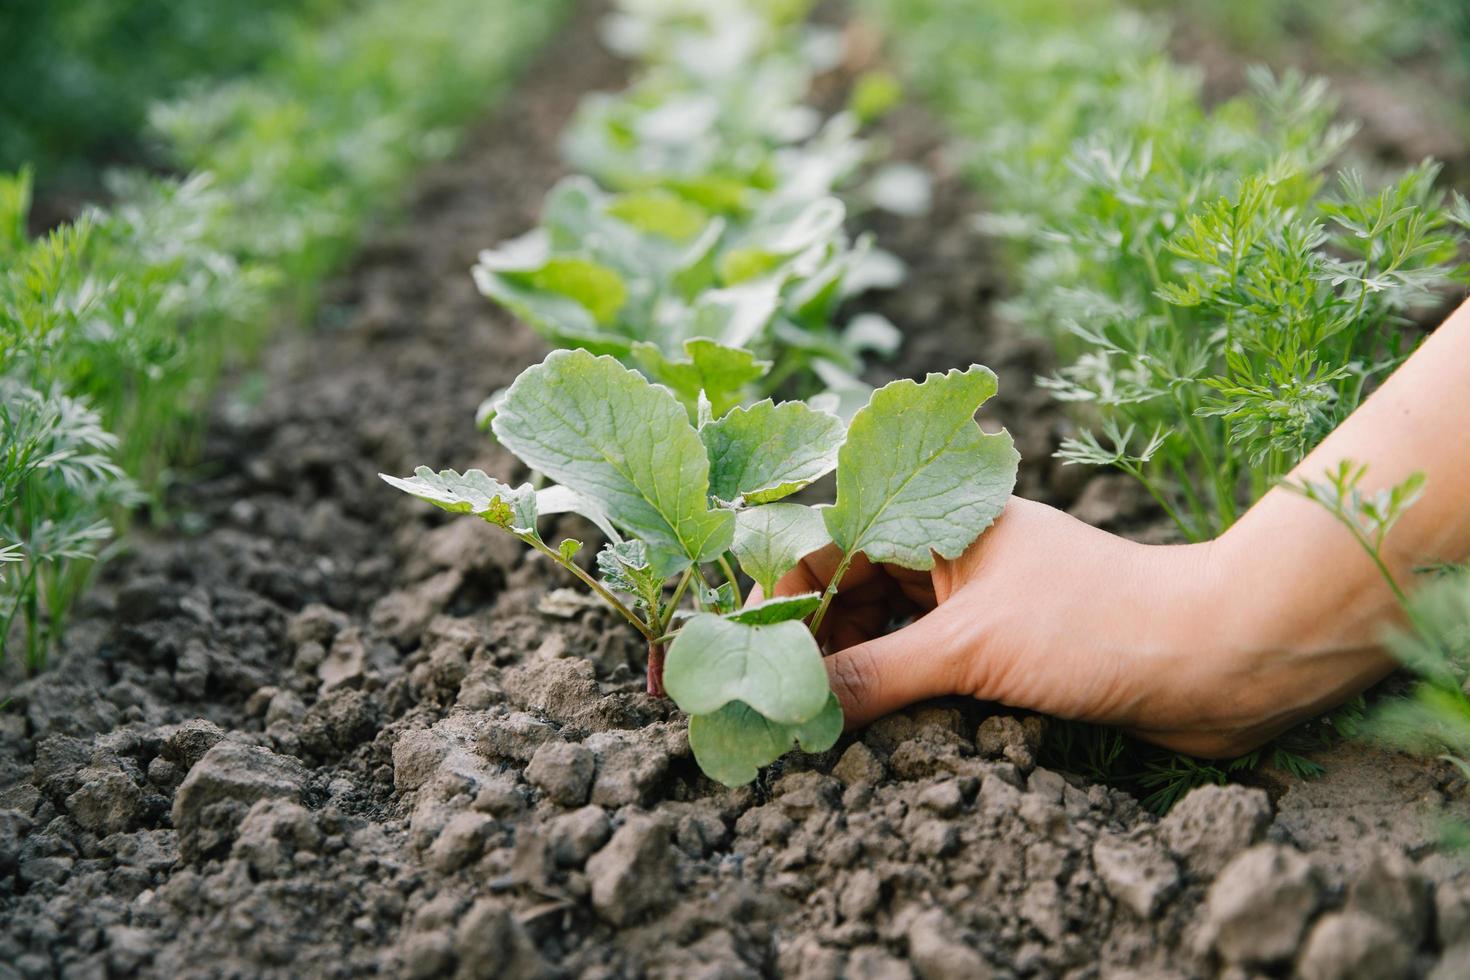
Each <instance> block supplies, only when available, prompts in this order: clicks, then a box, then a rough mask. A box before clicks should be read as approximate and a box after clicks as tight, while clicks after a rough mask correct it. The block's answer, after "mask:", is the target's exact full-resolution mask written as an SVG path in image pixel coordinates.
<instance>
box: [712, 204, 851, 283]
mask: <svg viewBox="0 0 1470 980" xmlns="http://www.w3.org/2000/svg"><path fill="white" fill-rule="evenodd" d="M846 213H847V211H846V208H845V207H844V206H843V204H842V202H841V201H839V200H837V198H835V197H823V198H817V199H816V200H813V201H810V202H802V203H800V204H796V203H793V202H782V203H778V204H777V205H776V206H775V207H773V208H771V209H770V210H769V212H768V213H764V214H760V215H757V216H756V218H755V219H753V220H752V221H751V222H750V225H749V227H750V229H751V231H750V234H749V237H748V238H747V239H746V240H744V241H742V242H740V243H739V244H738V245H737V246H736V247H734V248H731V249H730V250H729V251H727V252H726V253H725V254H724V255H722V256H721V257H720V261H719V273H720V279H721V280H722V281H723V282H724V283H725V284H726V285H731V286H733V285H735V284H737V283H741V282H746V281H748V280H751V279H755V278H757V277H759V276H763V275H766V274H767V273H769V272H773V271H775V270H776V269H779V268H780V267H781V266H782V265H784V264H785V263H786V262H787V261H789V260H791V259H793V258H795V257H796V256H798V255H800V254H801V253H803V252H805V251H807V250H808V249H810V248H812V247H813V246H816V245H821V244H823V243H827V242H831V241H832V240H833V239H835V238H836V237H837V236H839V235H841V233H842V221H843V218H844V217H845V216H846Z"/></svg>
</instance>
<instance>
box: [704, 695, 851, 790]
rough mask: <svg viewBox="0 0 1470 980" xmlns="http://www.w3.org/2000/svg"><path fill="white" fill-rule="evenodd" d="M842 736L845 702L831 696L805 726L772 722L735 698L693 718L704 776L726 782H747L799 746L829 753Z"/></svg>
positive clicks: (737, 783)
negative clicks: (759, 771) (762, 769)
mask: <svg viewBox="0 0 1470 980" xmlns="http://www.w3.org/2000/svg"><path fill="white" fill-rule="evenodd" d="M841 735H842V706H841V705H840V704H839V703H838V701H837V698H836V696H835V695H832V694H829V695H827V702H826V704H825V705H823V706H822V710H821V712H820V713H819V714H818V715H817V716H816V717H815V718H813V719H812V720H811V721H809V722H806V723H805V724H802V725H783V724H780V723H779V722H773V721H771V720H770V719H768V718H763V717H761V715H760V714H759V713H758V712H756V711H754V710H752V709H751V708H750V706H749V705H746V704H742V703H741V702H739V701H732V702H730V703H729V704H727V705H725V706H724V707H723V708H721V709H720V710H719V711H716V712H713V713H711V714H705V715H695V716H694V717H692V718H690V719H689V747H690V748H691V749H692V750H693V751H694V758H695V761H697V762H698V763H699V768H700V769H702V770H703V771H704V773H705V775H707V776H709V777H710V778H711V779H713V780H715V781H716V782H719V783H723V784H725V785H726V786H743V785H744V784H746V783H748V782H750V781H751V780H753V779H755V777H756V773H757V771H758V770H759V769H760V768H761V767H762V766H767V765H770V764H771V763H772V762H775V761H776V760H777V759H779V758H781V756H783V755H785V754H786V753H787V752H789V751H791V748H792V746H793V745H800V746H801V747H802V748H803V749H804V750H806V751H807V752H825V751H827V750H828V749H830V748H831V747H832V746H833V745H835V744H837V739H838V738H840V737H841Z"/></svg>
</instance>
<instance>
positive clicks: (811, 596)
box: [725, 592, 822, 626]
mask: <svg viewBox="0 0 1470 980" xmlns="http://www.w3.org/2000/svg"><path fill="white" fill-rule="evenodd" d="M821 604H822V594H821V593H820V592H804V593H802V594H801V595H787V596H778V597H777V598H775V599H766V600H764V601H763V602H758V603H756V604H755V605H753V606H746V607H745V608H744V609H742V610H740V611H739V612H733V613H730V614H728V615H727V616H726V617H725V618H726V619H729V620H732V621H734V622H737V623H745V624H746V625H748V626H769V625H771V624H772V623H784V622H787V621H788V620H794V619H806V618H807V617H808V616H810V615H811V614H812V613H814V612H816V611H817V607H818V606H820V605H821Z"/></svg>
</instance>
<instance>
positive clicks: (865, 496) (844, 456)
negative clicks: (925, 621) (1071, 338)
mask: <svg viewBox="0 0 1470 980" xmlns="http://www.w3.org/2000/svg"><path fill="white" fill-rule="evenodd" d="M993 394H995V375H994V374H993V373H992V372H991V371H990V369H989V368H984V367H981V366H980V365H978V364H976V365H972V366H971V367H970V368H969V370H966V371H950V372H949V373H948V374H931V375H929V376H928V378H926V379H925V380H924V382H923V383H922V384H918V383H915V382H913V381H908V380H904V381H895V382H893V383H892V384H889V385H886V386H885V387H883V388H880V389H879V390H878V391H875V392H874V393H873V398H872V400H871V401H869V402H868V406H867V407H866V408H864V409H863V410H862V411H860V412H858V414H857V415H856V416H855V417H854V418H853V420H852V426H851V427H850V428H849V429H848V433H847V442H846V443H844V444H843V446H842V450H841V452H840V453H839V454H838V461H837V502H836V504H834V505H833V506H832V507H829V508H827V509H826V510H825V511H823V512H822V516H823V519H824V520H825V521H826V524H827V530H828V531H829V532H831V534H832V540H833V541H835V542H836V543H837V545H838V547H840V548H842V550H843V551H844V552H845V553H847V554H853V553H854V552H858V551H861V552H864V553H866V554H867V556H868V557H869V558H871V559H873V560H874V561H883V562H893V563H895V564H899V565H903V566H905V567H907V568H916V569H928V568H933V567H934V555H933V552H938V553H939V554H940V555H942V556H943V557H945V558H955V557H958V556H959V554H960V553H961V552H962V551H964V550H965V549H966V548H967V547H969V546H970V543H971V542H973V541H974V540H975V539H976V538H977V537H979V536H980V533H981V532H982V531H984V530H985V529H986V528H987V527H989V526H990V525H991V523H993V522H994V520H995V519H996V517H998V516H999V515H1000V512H1001V511H1002V510H1004V509H1005V505H1006V500H1007V499H1008V498H1009V497H1010V493H1011V490H1012V488H1014V487H1015V485H1016V465H1017V463H1018V462H1019V461H1020V458H1021V457H1020V454H1018V453H1017V452H1016V449H1015V447H1014V446H1013V445H1012V443H1011V437H1010V435H1009V433H1006V432H1003V431H1002V432H998V433H996V434H994V435H986V434H985V433H984V432H983V431H981V429H980V426H979V425H978V424H976V422H975V410H976V409H978V408H979V407H980V405H981V404H982V403H983V402H984V401H985V400H986V399H987V398H989V397H990V396H991V395H993Z"/></svg>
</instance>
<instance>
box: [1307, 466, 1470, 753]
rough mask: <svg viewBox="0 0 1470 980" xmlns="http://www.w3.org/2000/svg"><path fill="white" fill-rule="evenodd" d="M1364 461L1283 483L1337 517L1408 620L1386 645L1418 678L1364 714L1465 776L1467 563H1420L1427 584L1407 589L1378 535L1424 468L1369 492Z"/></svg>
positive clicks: (1420, 487) (1420, 484)
mask: <svg viewBox="0 0 1470 980" xmlns="http://www.w3.org/2000/svg"><path fill="white" fill-rule="evenodd" d="M1366 474H1367V467H1366V466H1362V465H1360V464H1356V463H1353V462H1351V461H1347V460H1344V461H1343V462H1342V463H1340V464H1338V466H1337V468H1336V469H1334V470H1332V471H1331V472H1330V473H1328V475H1327V477H1326V479H1324V480H1315V481H1307V480H1303V481H1301V482H1298V483H1285V484H1283V486H1286V487H1287V488H1288V489H1290V490H1292V491H1294V492H1296V493H1299V494H1301V495H1302V496H1304V497H1306V498H1307V499H1309V500H1312V501H1314V502H1316V503H1318V504H1320V505H1321V506H1322V507H1324V508H1325V509H1326V510H1327V511H1328V513H1330V514H1332V516H1333V517H1335V518H1337V520H1338V521H1340V522H1341V523H1342V524H1343V525H1344V526H1345V527H1347V529H1348V530H1349V531H1350V532H1351V533H1352V535H1353V539H1354V540H1356V541H1357V542H1358V544H1359V545H1360V546H1361V547H1362V549H1363V551H1364V553H1365V554H1367V555H1368V557H1369V558H1371V559H1372V560H1373V563H1374V565H1375V566H1376V567H1377V568H1378V571H1379V573H1380V574H1381V575H1382V576H1383V580H1384V581H1385V582H1386V583H1387V584H1388V587H1389V588H1390V589H1392V590H1393V594H1394V597H1395V598H1396V599H1397V600H1398V602H1399V604H1400V606H1401V607H1402V608H1403V610H1404V614H1405V616H1406V617H1407V619H1408V621H1409V622H1408V627H1407V628H1399V629H1394V630H1391V631H1390V632H1389V633H1388V635H1387V638H1386V642H1387V645H1388V648H1389V650H1390V651H1391V652H1392V653H1393V654H1394V656H1395V657H1396V658H1397V659H1398V660H1399V662H1400V663H1402V664H1403V665H1404V666H1405V667H1407V668H1408V669H1409V670H1411V671H1413V672H1414V673H1415V674H1416V675H1418V677H1419V678H1420V683H1419V685H1418V686H1417V687H1415V689H1414V691H1413V693H1412V694H1410V696H1409V697H1407V698H1396V699H1394V700H1391V701H1389V702H1388V703H1386V704H1385V705H1383V706H1382V707H1380V708H1379V709H1378V710H1377V711H1376V712H1375V713H1374V714H1373V716H1372V717H1371V718H1370V719H1369V725H1368V730H1369V732H1370V733H1371V734H1373V735H1374V736H1376V737H1377V738H1379V739H1381V740H1383V741H1385V742H1387V743H1388V744H1390V745H1393V746H1395V747H1397V748H1400V749H1404V750H1405V751H1409V752H1415V753H1419V754H1438V755H1439V757H1440V758H1442V759H1444V760H1446V761H1448V762H1451V763H1453V764H1454V765H1455V766H1456V767H1457V768H1458V769H1459V770H1460V771H1461V772H1462V773H1463V774H1464V775H1465V776H1466V778H1467V779H1470V696H1467V694H1466V691H1465V688H1466V684H1467V681H1470V569H1466V568H1464V567H1463V566H1456V565H1443V564H1442V565H1439V566H1435V567H1430V568H1425V569H1424V571H1427V572H1431V573H1434V578H1433V580H1432V581H1430V582H1429V583H1428V584H1426V585H1424V586H1423V587H1422V588H1419V589H1417V590H1415V591H1414V593H1413V594H1412V595H1410V594H1409V593H1408V592H1406V590H1405V589H1404V587H1403V585H1402V584H1401V583H1400V582H1399V581H1398V580H1397V578H1396V577H1395V576H1394V575H1393V573H1392V572H1391V571H1390V570H1389V568H1388V564H1387V562H1386V561H1385V560H1384V557H1383V546H1384V541H1385V539H1386V538H1387V536H1388V533H1389V531H1391V530H1392V529H1393V526H1394V525H1395V524H1396V523H1398V521H1399V519H1400V518H1402V517H1403V515H1404V513H1405V512H1406V511H1407V510H1408V509H1409V508H1410V507H1412V506H1414V504H1415V503H1416V502H1417V501H1418V499H1419V497H1420V496H1421V495H1422V494H1423V491H1424V475H1423V474H1422V473H1414V474H1412V475H1410V476H1409V477H1407V478H1406V479H1405V480H1403V481H1402V482H1400V483H1398V484H1395V485H1394V486H1391V487H1387V488H1384V489H1382V490H1379V491H1377V492H1375V493H1373V494H1364V493H1362V492H1361V491H1360V490H1359V485H1360V484H1361V482H1362V480H1363V477H1364V476H1365V475H1366Z"/></svg>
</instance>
